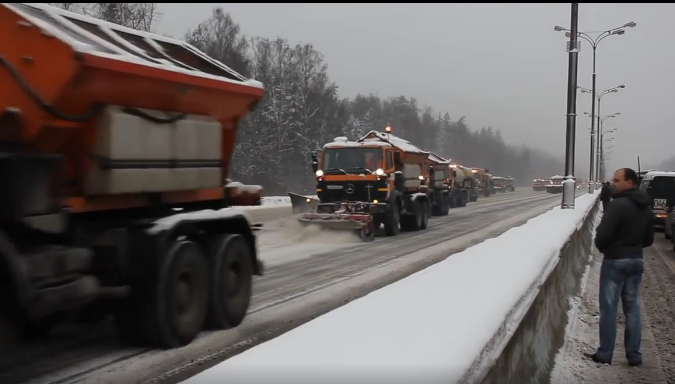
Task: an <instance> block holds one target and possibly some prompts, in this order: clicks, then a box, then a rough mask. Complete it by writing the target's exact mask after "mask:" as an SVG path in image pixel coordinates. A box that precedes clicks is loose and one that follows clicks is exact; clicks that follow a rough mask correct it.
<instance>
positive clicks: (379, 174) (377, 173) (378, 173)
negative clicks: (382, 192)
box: [375, 168, 384, 176]
mask: <svg viewBox="0 0 675 384" xmlns="http://www.w3.org/2000/svg"><path fill="white" fill-rule="evenodd" d="M375 174H376V175H378V176H384V171H383V170H382V168H378V169H376V170H375Z"/></svg>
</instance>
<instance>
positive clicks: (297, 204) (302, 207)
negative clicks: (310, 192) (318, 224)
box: [288, 192, 319, 214]
mask: <svg viewBox="0 0 675 384" xmlns="http://www.w3.org/2000/svg"><path fill="white" fill-rule="evenodd" d="M288 197H290V199H291V205H292V206H293V214H296V213H306V212H315V211H316V210H317V208H318V204H319V200H318V199H315V198H313V197H309V196H303V195H298V194H297V193H293V192H288Z"/></svg>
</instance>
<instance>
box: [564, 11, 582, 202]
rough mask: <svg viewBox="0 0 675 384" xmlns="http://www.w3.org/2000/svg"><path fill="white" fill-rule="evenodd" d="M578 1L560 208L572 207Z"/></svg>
mask: <svg viewBox="0 0 675 384" xmlns="http://www.w3.org/2000/svg"><path fill="white" fill-rule="evenodd" d="M578 25H579V3H572V4H571V17H570V31H571V34H570V41H569V47H568V52H569V61H568V71H567V132H566V140H565V181H564V183H563V196H562V204H561V208H562V209H574V197H575V196H574V192H575V190H574V185H575V181H574V145H575V133H576V132H575V131H576V122H577V65H578V63H579V46H578V33H577V32H578V31H577V29H578Z"/></svg>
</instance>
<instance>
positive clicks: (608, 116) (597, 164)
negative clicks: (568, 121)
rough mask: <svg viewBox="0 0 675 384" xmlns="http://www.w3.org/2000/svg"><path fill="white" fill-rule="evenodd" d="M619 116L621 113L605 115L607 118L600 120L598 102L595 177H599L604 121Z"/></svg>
mask: <svg viewBox="0 0 675 384" xmlns="http://www.w3.org/2000/svg"><path fill="white" fill-rule="evenodd" d="M619 115H621V112H616V113H612V114H611V115H607V116H605V117H603V118H602V119H600V101H599V100H598V132H599V133H600V137H598V139H599V140H598V145H599V147H598V151H597V156H598V158H597V161H596V163H595V166H596V168H595V174H596V175H597V176H600V159H601V157H600V156H601V150H602V146H603V144H604V141H603V137H604V135H605V133H604V132H603V129H604V125H605V120H607V119H613V118H615V117H617V116H619ZM612 132H613V131H612ZM602 179H603V180H604V175H603V177H602ZM598 181H600V177H598Z"/></svg>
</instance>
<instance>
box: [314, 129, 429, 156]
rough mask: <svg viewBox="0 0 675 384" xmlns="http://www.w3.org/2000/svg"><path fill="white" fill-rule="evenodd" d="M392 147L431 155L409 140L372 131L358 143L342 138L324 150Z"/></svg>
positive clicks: (336, 139) (329, 144)
mask: <svg viewBox="0 0 675 384" xmlns="http://www.w3.org/2000/svg"><path fill="white" fill-rule="evenodd" d="M373 146H380V147H391V146H395V147H397V148H400V149H401V150H403V151H405V152H410V153H420V154H425V155H427V154H430V153H429V152H428V151H424V150H421V149H419V148H418V147H416V146H414V145H413V144H411V143H410V142H409V141H408V140H406V139H402V138H400V137H398V136H395V135H392V134H391V133H384V132H378V131H370V132H368V133H367V134H365V135H364V136H363V137H361V138H360V139H358V140H357V141H349V140H348V139H347V138H346V137H344V136H340V137H336V138H335V139H333V142H332V143H327V144H325V145H324V146H323V147H324V148H342V147H373Z"/></svg>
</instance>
